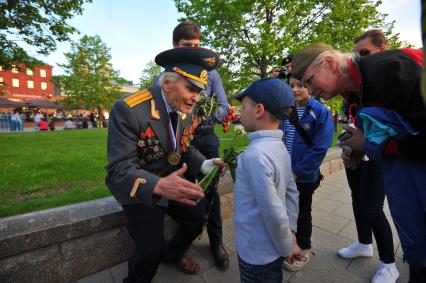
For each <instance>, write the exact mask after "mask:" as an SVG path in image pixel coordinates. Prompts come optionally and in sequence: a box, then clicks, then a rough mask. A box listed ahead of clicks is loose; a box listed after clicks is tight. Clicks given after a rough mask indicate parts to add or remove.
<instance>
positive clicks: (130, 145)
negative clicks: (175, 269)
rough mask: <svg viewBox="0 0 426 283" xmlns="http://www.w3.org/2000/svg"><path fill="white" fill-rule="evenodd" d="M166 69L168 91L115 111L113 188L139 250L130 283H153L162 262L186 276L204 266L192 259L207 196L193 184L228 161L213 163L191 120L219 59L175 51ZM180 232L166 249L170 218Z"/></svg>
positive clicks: (141, 96) (133, 99)
mask: <svg viewBox="0 0 426 283" xmlns="http://www.w3.org/2000/svg"><path fill="white" fill-rule="evenodd" d="M155 62H156V63H157V64H158V65H160V66H162V67H164V68H165V72H164V74H163V76H162V78H161V83H160V86H157V87H153V88H151V89H148V90H144V91H140V92H137V93H135V94H133V95H130V96H127V97H123V98H121V99H119V100H118V101H117V102H116V103H115V104H114V106H113V107H112V110H111V114H110V119H109V127H108V165H107V167H106V169H107V172H108V175H107V177H106V184H107V186H108V188H109V189H110V191H111V192H112V194H113V196H114V197H115V198H116V199H117V201H118V202H119V203H120V204H121V205H122V207H123V210H124V213H125V215H126V217H127V229H128V231H129V234H130V235H131V237H132V238H133V240H134V241H135V242H136V250H135V252H134V254H133V255H132V256H131V257H130V259H129V261H128V267H129V271H128V277H127V278H126V279H125V280H124V281H125V282H150V281H151V280H152V278H153V277H154V275H155V273H156V271H157V269H158V266H159V264H160V263H161V261H163V260H164V261H167V262H177V263H179V264H180V265H181V267H182V268H183V269H184V271H186V272H189V273H196V272H197V271H198V269H199V266H198V264H197V263H196V262H194V261H192V260H191V259H190V258H189V257H184V254H185V252H186V251H187V249H188V248H189V246H190V244H191V243H192V241H193V240H194V239H195V238H196V237H197V236H198V235H199V234H200V232H201V230H202V226H203V220H204V218H203V217H204V212H205V202H204V200H202V201H200V200H201V199H202V198H203V197H204V194H203V191H202V189H201V188H200V187H199V186H198V185H196V184H194V183H192V182H189V181H187V180H186V179H185V178H188V179H189V178H192V179H194V178H195V176H197V175H198V174H199V173H200V172H203V173H204V174H205V173H207V172H209V171H210V170H211V169H212V168H213V166H214V164H217V165H220V166H222V172H223V173H224V172H225V170H226V167H227V166H226V164H224V163H223V162H222V161H220V160H205V157H204V156H203V155H201V154H200V153H199V151H198V150H196V149H195V148H193V147H192V146H191V145H190V144H189V143H190V139H191V130H192V128H193V127H194V126H195V125H193V123H192V119H191V117H190V113H191V111H192V109H193V107H194V105H195V104H196V103H197V101H198V100H199V97H200V96H199V95H200V92H201V91H202V90H203V89H204V88H205V86H206V84H207V80H206V79H207V73H208V71H210V70H212V69H214V68H215V67H216V66H217V64H218V62H219V57H218V55H217V54H216V53H214V52H212V51H210V50H207V49H203V48H186V47H184V48H175V49H171V50H167V51H164V52H162V53H160V54H158V55H157V57H156V58H155ZM166 213H168V214H169V215H170V216H171V217H172V218H173V219H174V220H176V221H177V222H178V224H179V229H178V231H177V232H176V234H175V235H174V237H173V238H172V239H171V240H170V241H169V242H168V243H166V241H165V239H164V236H163V232H164V218H165V214H166Z"/></svg>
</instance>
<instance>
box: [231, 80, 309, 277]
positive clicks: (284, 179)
mask: <svg viewBox="0 0 426 283" xmlns="http://www.w3.org/2000/svg"><path fill="white" fill-rule="evenodd" d="M235 98H236V99H238V100H239V101H241V103H242V112H241V122H242V124H243V126H244V130H245V131H247V132H251V133H250V134H249V140H250V143H249V145H248V147H247V148H246V150H245V151H244V152H243V153H242V154H240V155H239V156H238V161H237V164H238V165H237V169H236V181H235V188H234V223H235V233H236V248H237V253H238V262H239V268H240V279H241V282H244V283H246V282H282V277H283V275H282V263H283V259H284V258H285V259H286V260H287V261H288V262H292V261H293V260H294V259H300V260H302V259H303V257H304V254H303V252H302V251H301V249H300V247H299V246H298V245H297V243H296V238H295V232H296V230H297V215H298V211H299V193H298V191H297V187H296V183H295V181H294V178H293V174H292V171H291V161H290V156H289V154H288V152H287V150H286V148H285V146H284V143H283V141H282V136H283V132H282V131H281V130H279V129H278V127H279V125H280V122H281V120H283V119H286V118H287V115H288V114H289V113H290V112H291V111H292V110H293V109H292V108H293V107H294V103H295V102H294V97H293V91H292V89H291V88H290V86H289V85H287V84H286V83H284V82H283V81H281V80H280V79H277V78H267V79H261V80H258V81H255V82H254V83H252V84H251V85H250V86H249V87H248V88H247V89H246V90H245V91H243V92H242V93H241V94H239V95H237V96H236V97H235Z"/></svg>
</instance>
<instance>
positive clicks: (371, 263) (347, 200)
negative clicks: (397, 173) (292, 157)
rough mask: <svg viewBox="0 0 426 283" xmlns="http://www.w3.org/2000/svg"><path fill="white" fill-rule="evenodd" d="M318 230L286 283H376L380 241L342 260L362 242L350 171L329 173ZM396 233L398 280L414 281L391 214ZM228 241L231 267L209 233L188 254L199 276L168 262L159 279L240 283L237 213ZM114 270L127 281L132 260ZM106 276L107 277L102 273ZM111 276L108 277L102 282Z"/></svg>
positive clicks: (115, 277) (158, 282)
mask: <svg viewBox="0 0 426 283" xmlns="http://www.w3.org/2000/svg"><path fill="white" fill-rule="evenodd" d="M385 211H386V213H389V212H388V208H387V203H385ZM312 217H313V229H312V245H313V249H312V251H313V252H314V253H315V255H314V256H313V258H312V261H311V262H310V263H309V264H308V265H307V266H306V267H305V268H303V269H302V270H300V271H299V272H288V271H285V270H284V271H283V282H291V283H298V282H318V283H323V282H324V283H333V282H336V283H341V282H345V283H347V282H349V283H350V282H361V283H362V282H370V280H371V278H372V277H373V276H374V274H375V272H376V271H377V268H378V266H379V259H378V253H377V248H376V245H375V242H374V243H373V247H374V249H375V252H374V256H373V257H372V258H364V259H356V260H349V259H342V258H340V257H339V256H338V255H337V250H338V249H340V248H342V247H345V246H348V245H350V244H351V243H353V242H354V241H356V240H357V235H356V227H355V222H354V220H353V212H352V205H351V196H350V190H349V188H348V185H347V181H346V174H345V172H344V170H341V171H339V172H337V173H334V174H332V175H329V176H328V177H326V178H325V180H324V181H323V183H322V186H321V187H320V188H319V189H318V190H317V191H316V192H315V194H314V197H313V208H312ZM388 220H389V222H390V223H391V226H392V232H393V235H394V245H395V254H396V265H397V268H398V270H399V273H400V278H399V280H398V282H407V281H408V265H407V264H405V263H403V262H402V251H401V247H400V244H399V239H398V236H397V234H396V232H395V227H394V225H393V221H392V220H391V218H388ZM223 242H224V245H225V247H226V249H227V250H228V253H229V255H230V267H229V269H228V270H227V271H225V272H223V271H220V270H218V269H217V268H216V267H215V265H214V261H213V258H212V255H211V253H210V247H209V240H208V236H207V233H206V231H204V232H203V234H202V235H201V236H200V237H199V238H197V239H196V240H195V241H194V243H193V245H192V247H191V249H190V250H189V252H188V254H189V255H190V256H192V257H193V258H194V259H195V260H197V261H198V262H199V264H200V266H201V271H200V272H199V274H197V275H188V274H185V273H182V272H181V271H180V270H179V269H178V268H177V267H174V266H171V265H165V264H162V265H161V266H160V267H159V270H158V272H157V275H156V277H155V278H154V281H153V282H155V283H162V282H173V283H180V282H190V283H192V282H194V283H198V282H203V283H216V282H219V283H228V282H230V283H232V282H239V278H240V277H239V276H240V275H239V270H238V259H237V254H236V250H235V231H234V225H233V219H232V217H230V218H227V219H224V221H223ZM108 271H110V273H109V274H110V277H111V280H112V281H111V282H114V283H115V282H121V280H122V278H124V277H125V276H126V275H127V263H121V264H119V265H117V266H115V267H113V268H110V269H108ZM102 276H105V277H102ZM85 280H86V281H78V282H79V283H82V282H84V283H94V282H110V281H107V280H110V279H108V273H107V272H104V273H103V275H99V276H95V275H92V276H90V280H89V277H87V278H85ZM99 280H106V281H99Z"/></svg>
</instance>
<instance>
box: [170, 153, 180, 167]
mask: <svg viewBox="0 0 426 283" xmlns="http://www.w3.org/2000/svg"><path fill="white" fill-rule="evenodd" d="M180 158H181V157H180V154H179V153H177V152H172V153H170V154H169V156H168V157H167V160H168V161H169V163H170V164H171V165H174V166H176V165H178V164H179V163H180Z"/></svg>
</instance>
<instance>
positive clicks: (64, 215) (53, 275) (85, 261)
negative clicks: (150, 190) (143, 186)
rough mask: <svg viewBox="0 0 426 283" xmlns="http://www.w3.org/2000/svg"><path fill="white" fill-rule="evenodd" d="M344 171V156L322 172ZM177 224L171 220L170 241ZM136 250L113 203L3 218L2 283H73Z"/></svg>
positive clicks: (226, 204) (333, 157)
mask: <svg viewBox="0 0 426 283" xmlns="http://www.w3.org/2000/svg"><path fill="white" fill-rule="evenodd" d="M342 168H343V165H342V162H341V159H340V150H338V149H336V148H333V149H330V150H329V152H328V153H327V157H326V158H325V160H324V162H323V164H322V166H321V171H322V173H323V175H324V176H327V175H329V174H331V173H333V172H335V171H337V170H340V169H342ZM232 189H233V182H232V178H231V176H230V174H227V175H225V177H224V178H221V180H220V183H219V192H220V194H221V207H222V218H228V217H231V216H232V213H233V195H232ZM175 228H176V224H175V223H174V222H173V220H171V219H170V218H168V219H167V220H166V226H165V234H166V237H167V238H168V237H169V236H170V235H171V234H172V232H173V230H174V229H175ZM133 248H134V243H133V241H132V240H131V238H130V237H129V235H128V233H127V230H126V227H125V218H124V214H123V212H122V209H121V207H120V205H119V204H118V203H117V202H116V201H115V199H114V198H112V197H106V198H101V199H97V200H93V201H88V202H82V203H78V204H74V205H68V206H63V207H58V208H54V209H48V210H43V211H37V212H33V213H27V214H23V215H17V216H12V217H5V218H0V282H4V283H6V282H72V281H75V280H78V279H80V278H83V277H86V276H88V275H90V274H93V273H96V272H98V271H101V270H104V269H106V268H109V267H112V266H115V265H117V264H119V263H121V262H124V261H126V260H127V258H128V257H129V255H130V253H131V251H132V250H133Z"/></svg>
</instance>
